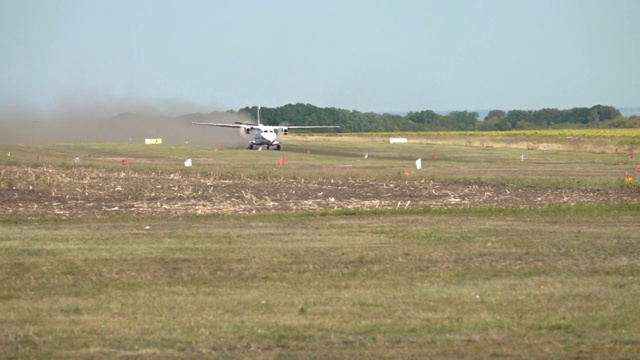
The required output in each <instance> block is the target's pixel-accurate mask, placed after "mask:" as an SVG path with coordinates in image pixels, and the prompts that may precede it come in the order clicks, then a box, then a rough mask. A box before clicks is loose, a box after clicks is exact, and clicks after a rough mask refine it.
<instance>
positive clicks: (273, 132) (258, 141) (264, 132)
mask: <svg viewBox="0 0 640 360" xmlns="http://www.w3.org/2000/svg"><path fill="white" fill-rule="evenodd" d="M191 124H192V125H206V126H220V127H230V128H243V129H244V132H245V134H247V135H249V134H251V131H253V130H256V133H255V137H254V138H253V140H251V142H249V149H253V147H254V146H264V145H266V146H267V150H269V149H270V148H271V147H272V146H273V147H275V148H276V150H280V147H281V143H280V142H279V141H278V135H277V132H282V133H283V134H284V135H288V134H289V129H318V128H338V127H340V126H329V125H327V126H320V125H317V126H270V125H262V124H261V123H260V107H258V123H257V124H247V123H240V122H236V123H234V124H219V123H204V122H192V123H191Z"/></svg>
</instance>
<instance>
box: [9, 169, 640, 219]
mask: <svg viewBox="0 0 640 360" xmlns="http://www.w3.org/2000/svg"><path fill="white" fill-rule="evenodd" d="M638 198H639V195H638V193H637V192H634V191H631V190H628V189H624V188H606V189H586V188H585V189H575V188H572V189H568V188H566V189H562V188H561V189H558V188H553V189H551V188H538V187H518V186H511V185H499V184H496V185H486V184H482V185H479V184H474V183H470V182H437V181H428V180H414V179H410V178H407V179H406V180H405V179H399V180H393V181H376V180H345V179H313V180H311V179H308V180H307V179H296V180H292V179H284V180H275V179H274V180H256V179H246V178H244V179H243V178H229V177H227V178H225V177H223V176H220V175H215V174H213V175H212V174H196V175H189V176H185V175H184V174H181V173H147V174H139V173H133V172H125V171H122V172H114V171H107V170H100V169H89V168H73V169H60V168H53V167H40V168H31V167H24V166H6V167H3V168H2V169H0V217H19V218H46V217H63V218H71V217H85V216H108V215H113V214H130V215H160V216H164V215H167V216H184V215H190V214H199V215H204V214H248V213H273V212H287V211H298V210H310V211H317V210H338V209H414V208H424V207H430V208H455V207H507V208H541V207H547V206H550V205H560V204H565V205H569V204H622V203H628V202H637V201H638Z"/></svg>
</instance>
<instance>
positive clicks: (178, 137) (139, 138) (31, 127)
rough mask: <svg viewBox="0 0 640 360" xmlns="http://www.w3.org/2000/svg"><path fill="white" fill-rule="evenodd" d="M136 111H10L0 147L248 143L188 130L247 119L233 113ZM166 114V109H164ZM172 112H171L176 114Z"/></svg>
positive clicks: (2, 121)
mask: <svg viewBox="0 0 640 360" xmlns="http://www.w3.org/2000/svg"><path fill="white" fill-rule="evenodd" d="M131 108H134V109H135V111H128V112H121V113H119V114H117V115H115V116H114V115H112V116H109V115H106V113H108V112H112V111H113V110H114V109H113V108H111V107H109V106H93V107H92V106H86V105H85V106H79V105H77V104H76V105H74V106H69V107H68V110H66V111H57V112H56V113H55V114H53V115H51V114H49V115H48V116H43V115H41V114H37V113H36V112H35V111H33V110H30V109H17V108H14V109H11V111H5V112H3V114H2V115H0V143H3V144H36V143H40V144H42V143H79V142H83V143H90V142H107V143H138V144H143V143H144V139H146V138H162V142H163V143H165V144H170V145H179V144H191V145H202V146H214V147H219V146H224V147H227V148H241V147H245V146H246V144H247V142H248V141H249V138H248V137H247V136H246V135H243V133H242V132H241V131H239V130H236V129H226V128H216V127H204V126H195V125H191V122H192V121H200V122H220V123H233V122H235V121H242V122H247V121H250V119H248V118H246V117H243V116H242V115H240V114H238V113H236V112H222V111H213V112H211V113H206V114H202V113H191V114H185V115H165V114H162V113H160V112H158V111H157V107H150V106H137V107H135V106H132V107H131ZM164 110H166V107H165V109H164ZM175 110H176V109H174V111H175Z"/></svg>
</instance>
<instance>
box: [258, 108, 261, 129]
mask: <svg viewBox="0 0 640 360" xmlns="http://www.w3.org/2000/svg"><path fill="white" fill-rule="evenodd" d="M258 125H261V124H260V106H258Z"/></svg>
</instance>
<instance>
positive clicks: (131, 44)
mask: <svg viewBox="0 0 640 360" xmlns="http://www.w3.org/2000/svg"><path fill="white" fill-rule="evenodd" d="M638 14H640V1H637V0H600V1H598V0H531V1H530V0H450V1H442V0H433V1H432V0H415V1H414V0H321V1H320V0H319V1H311V0H262V1H258V0H253V1H252V0H229V1H227V0H202V1H194V0H180V1H178V0H172V1H166V0H164V1H163V0H135V1H131V0H124V1H122V0H92V1H86V0H0V113H3V112H4V113H5V114H11V113H16V112H29V113H34V114H53V113H58V112H64V111H75V112H82V111H102V112H104V113H107V114H108V113H118V112H122V111H140V110H141V109H142V110H150V111H158V112H164V113H168V114H170V113H186V112H195V111H199V112H205V113H206V112H212V111H219V110H229V109H231V110H238V109H240V108H243V107H245V106H258V105H259V106H263V107H278V106H283V105H286V104H295V103H306V104H313V105H316V106H320V107H336V108H341V109H348V110H357V111H362V112H369V111H372V112H406V111H421V110H435V111H448V110H458V111H462V110H469V111H474V110H479V109H501V110H505V111H508V110H512V109H521V110H524V109H530V110H535V109H541V108H559V109H567V108H572V107H590V106H593V105H596V104H603V105H612V106H616V107H636V106H640V46H639V45H638V44H640V27H638V25H637V21H638Z"/></svg>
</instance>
